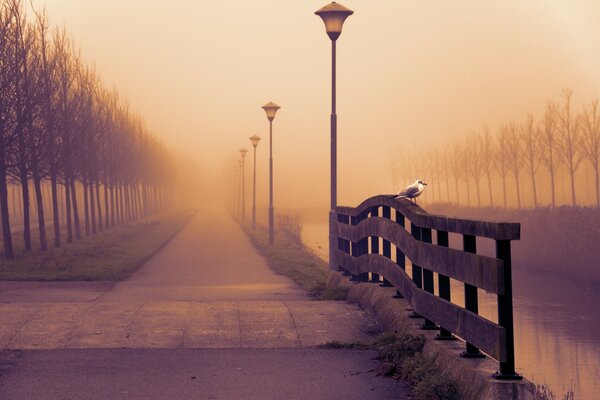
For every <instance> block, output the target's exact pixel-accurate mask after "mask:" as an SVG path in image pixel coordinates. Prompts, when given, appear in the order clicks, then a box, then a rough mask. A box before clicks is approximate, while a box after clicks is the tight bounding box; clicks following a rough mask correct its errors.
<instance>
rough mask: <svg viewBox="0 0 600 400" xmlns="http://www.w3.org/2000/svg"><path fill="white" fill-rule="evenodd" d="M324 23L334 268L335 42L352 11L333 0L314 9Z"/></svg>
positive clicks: (335, 178)
mask: <svg viewBox="0 0 600 400" xmlns="http://www.w3.org/2000/svg"><path fill="white" fill-rule="evenodd" d="M315 14H317V15H318V16H319V17H321V19H323V22H324V23H325V31H326V32H327V35H328V36H329V38H330V39H331V209H330V210H329V267H330V268H334V265H333V262H334V253H333V251H334V248H335V247H336V245H337V243H335V233H334V226H335V220H336V219H335V208H336V207H337V115H336V110H335V91H336V90H335V83H336V82H335V72H336V71H335V69H336V68H335V62H336V60H335V43H336V41H337V39H338V38H339V37H340V34H341V33H342V26H343V25H344V21H345V20H346V18H348V17H349V16H350V15H352V14H354V11H352V10H350V9H348V8H346V7H344V6H343V5H341V4H338V3H336V2H335V1H334V2H333V3H331V4H328V5H326V6H325V7H323V8H321V9H319V10H317V11H315Z"/></svg>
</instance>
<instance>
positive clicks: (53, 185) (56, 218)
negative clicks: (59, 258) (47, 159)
mask: <svg viewBox="0 0 600 400" xmlns="http://www.w3.org/2000/svg"><path fill="white" fill-rule="evenodd" d="M50 190H51V193H52V219H53V221H54V247H60V244H61V237H60V216H59V214H58V194H57V187H56V174H55V173H52V174H51V175H50Z"/></svg>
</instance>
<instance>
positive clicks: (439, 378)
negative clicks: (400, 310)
mask: <svg viewBox="0 0 600 400" xmlns="http://www.w3.org/2000/svg"><path fill="white" fill-rule="evenodd" d="M424 345H425V337H424V336H422V335H419V336H415V335H410V334H404V335H398V334H395V333H384V334H382V335H379V336H378V337H376V338H375V339H373V340H372V341H370V342H368V343H364V342H354V343H341V342H335V341H334V342H328V343H325V344H324V345H322V346H321V347H323V348H332V349H371V350H376V351H377V352H378V358H379V361H381V367H380V373H381V375H385V376H391V377H395V378H398V379H404V380H405V381H407V382H408V383H409V384H410V390H411V398H412V399H423V400H425V399H427V400H458V399H459V397H458V392H457V390H456V386H455V385H454V383H453V382H452V379H451V378H450V377H449V376H448V375H447V374H446V373H444V371H443V370H442V369H441V368H440V367H439V366H437V364H436V362H435V360H434V359H433V358H431V357H428V356H426V355H424V354H423V352H422V351H423V346H424Z"/></svg>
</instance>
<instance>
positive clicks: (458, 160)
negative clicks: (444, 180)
mask: <svg viewBox="0 0 600 400" xmlns="http://www.w3.org/2000/svg"><path fill="white" fill-rule="evenodd" d="M453 150H454V151H453V152H452V154H450V155H449V161H450V165H449V166H450V173H451V174H452V177H453V178H454V186H455V189H456V204H460V196H459V193H460V192H459V189H458V182H459V181H460V179H461V178H462V173H463V168H462V167H463V165H462V154H461V153H462V152H461V149H460V146H459V145H458V143H455V144H454V147H453Z"/></svg>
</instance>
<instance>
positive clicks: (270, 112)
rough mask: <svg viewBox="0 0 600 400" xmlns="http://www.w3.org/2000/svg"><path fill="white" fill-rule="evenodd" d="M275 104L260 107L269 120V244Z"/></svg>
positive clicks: (272, 229)
mask: <svg viewBox="0 0 600 400" xmlns="http://www.w3.org/2000/svg"><path fill="white" fill-rule="evenodd" d="M280 108H281V107H279V106H278V105H277V104H275V103H273V102H272V101H270V102H268V103H267V104H265V105H264V106H262V109H263V110H265V112H266V113H267V119H268V120H269V244H271V245H272V244H273V241H274V236H275V232H274V227H273V224H274V223H275V215H274V211H273V119H274V118H275V113H276V112H277V110H279V109H280Z"/></svg>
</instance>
